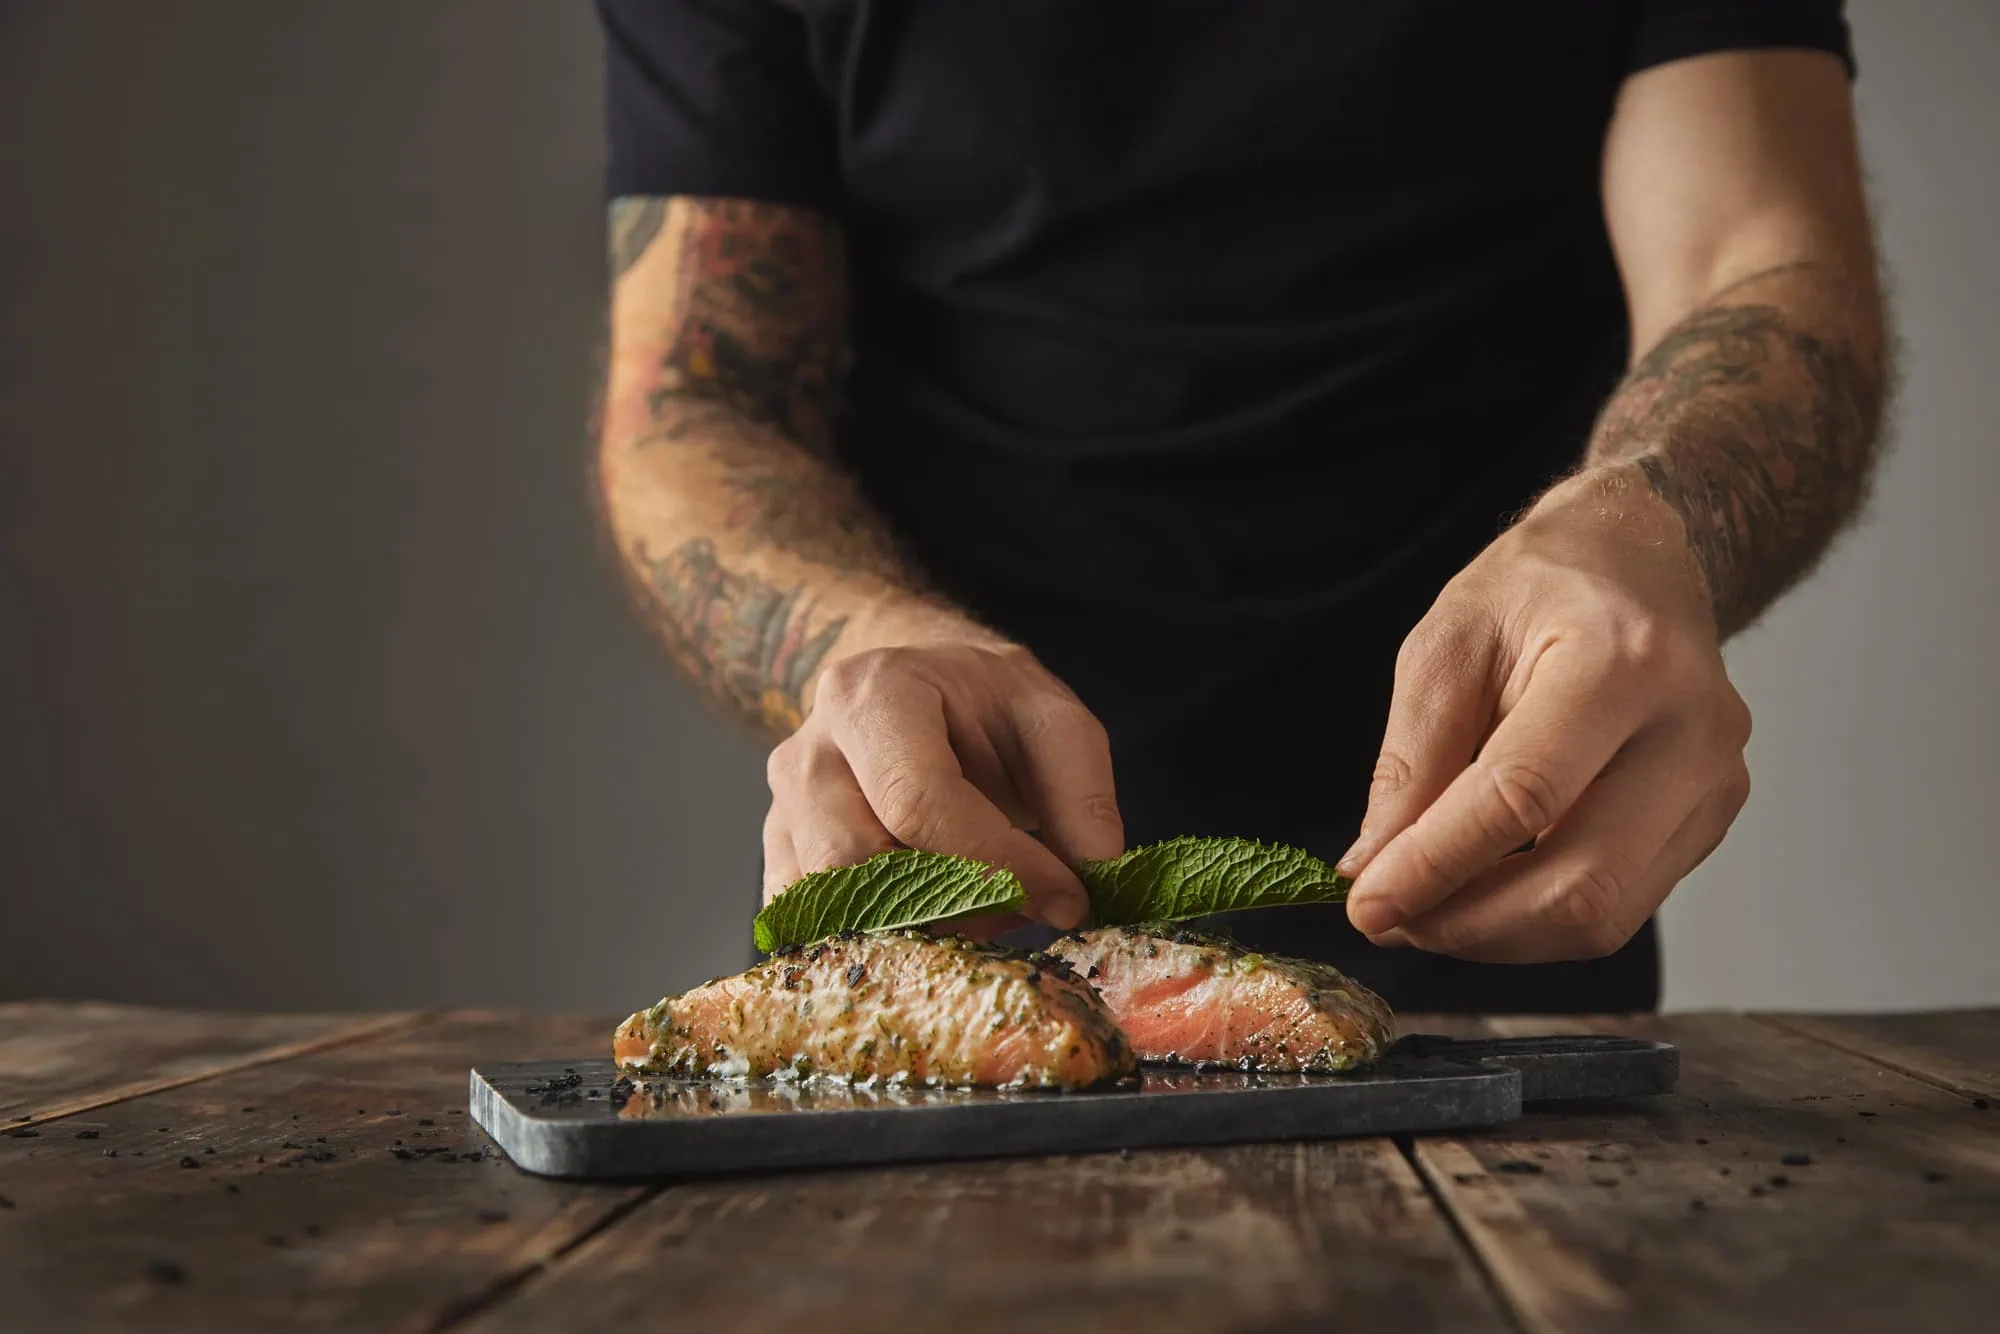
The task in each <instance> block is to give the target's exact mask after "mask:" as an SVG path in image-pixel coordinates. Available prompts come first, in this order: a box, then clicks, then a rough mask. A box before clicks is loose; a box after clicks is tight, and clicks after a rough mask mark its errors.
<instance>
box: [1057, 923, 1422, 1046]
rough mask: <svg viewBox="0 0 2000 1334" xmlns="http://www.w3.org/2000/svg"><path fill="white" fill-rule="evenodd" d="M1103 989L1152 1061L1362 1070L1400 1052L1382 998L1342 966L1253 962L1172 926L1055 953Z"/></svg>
mask: <svg viewBox="0 0 2000 1334" xmlns="http://www.w3.org/2000/svg"><path fill="white" fill-rule="evenodd" d="M1048 953H1050V954H1051V955H1054V956H1055V957H1057V958H1060V959H1065V960H1067V961H1068V962H1069V965H1070V967H1071V968H1072V969H1074V970H1075V971H1076V972H1078V973H1080V974H1082V975H1083V977H1084V978H1085V979H1086V980H1087V981H1088V982H1089V983H1090V985H1092V986H1094V987H1096V988H1097V992H1098V994H1099V995H1100V996H1102V997H1104V1000H1105V1002H1106V1004H1108V1005H1109V1006H1110V1007H1111V1013H1112V1014H1113V1015H1114V1016H1116V1018H1117V1020H1118V1024H1119V1027H1121V1028H1123V1029H1124V1030H1125V1035H1126V1037H1128V1038H1129V1039H1131V1042H1132V1047H1133V1050H1134V1051H1136V1052H1137V1053H1138V1055H1139V1058H1140V1059H1141V1060H1147V1061H1187V1062H1195V1063H1202V1064H1206V1063H1210V1062H1213V1063H1218V1064H1224V1065H1230V1066H1234V1067H1236V1068H1238V1069H1242V1070H1351V1069H1353V1068H1355V1067H1356V1066H1360V1065H1366V1064H1367V1063H1368V1062H1370V1061H1372V1060H1374V1059H1375V1058H1376V1057H1378V1056H1380V1055H1381V1054H1382V1053H1383V1052H1385V1051H1387V1050H1388V1049H1389V1045H1390V1043H1391V1042H1393V1041H1394V1039H1395V1021H1394V1019H1393V1017H1392V1016H1391V1015H1390V1013H1389V1007H1388V1005H1387V1004H1386V1003H1384V1001H1383V1000H1382V998H1381V997H1380V996H1377V995H1376V994H1375V993H1374V992H1372V991H1370V990H1368V989H1367V988H1366V987H1364V986H1362V985H1361V984H1360V983H1358V982H1356V981H1354V980H1352V979H1351V978H1349V977H1347V976H1346V975H1345V974H1344V973H1342V972H1341V971H1340V970H1339V969H1337V968H1334V967H1333V966H1332V965H1330V964H1324V963H1315V962H1312V961H1311V960H1308V959H1286V958H1280V957H1278V956H1275V955H1269V954H1253V953H1251V952H1249V951H1247V950H1245V949H1243V948H1242V947H1241V946H1239V945H1236V944H1234V943H1233V942H1231V941H1227V940H1223V939H1221V938H1219V937H1216V936H1210V935H1204V934H1202V933H1201V932H1198V931H1189V930H1184V929H1178V928H1175V927H1173V926H1171V925H1159V924H1156V925H1152V926H1114V927H1101V928H1099V929H1097V930H1095V931H1082V932H1072V933H1071V934H1069V935H1066V936H1064V937H1062V938H1061V939H1059V940H1057V941H1056V942H1055V943H1054V944H1053V945H1051V946H1049V949H1048Z"/></svg>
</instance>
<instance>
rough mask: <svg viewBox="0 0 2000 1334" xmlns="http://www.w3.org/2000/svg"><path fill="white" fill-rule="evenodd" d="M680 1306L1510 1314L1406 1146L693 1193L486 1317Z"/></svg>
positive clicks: (1426, 1320)
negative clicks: (1440, 1210) (1493, 1295)
mask: <svg viewBox="0 0 2000 1334" xmlns="http://www.w3.org/2000/svg"><path fill="white" fill-rule="evenodd" d="M664 1312H671V1313H672V1314H673V1317H674V1320H675V1323H676V1324H677V1325H678V1326H680V1327H683V1328H690V1329H703V1328H715V1329H722V1328H726V1329H730V1330H739V1331H746V1332H748V1331H762V1330H786V1331H794V1330H798V1329H802V1328H809V1329H812V1330H815V1331H820V1332H823V1334H828V1332H832V1331H847V1330H854V1331H879V1330H884V1329H912V1330H915V1329H949V1330H951V1331H953V1334H980V1332H982V1331H997V1330H1016V1329H1024V1328H1032V1329H1035V1330H1038V1331H1060V1330H1101V1329H1113V1328H1115V1329H1134V1330H1145V1331H1148V1332H1149V1334H1173V1332H1174V1331H1184V1330H1186V1331H1193V1330H1202V1331H1209V1330H1276V1329H1301V1330H1303V1329H1310V1328H1336V1327H1337V1328H1343V1329H1357V1330H1371V1331H1383V1332H1384V1334H1387V1332H1390V1331H1420V1330H1470V1331H1478V1330H1504V1329H1507V1328H1509V1326H1508V1325H1507V1324H1506V1322H1505V1320H1504V1318H1503V1317H1502V1315H1501V1314H1500V1312H1499V1311H1498V1309H1497V1307H1496V1305H1495V1304H1494V1302H1493V1300H1492V1298H1491V1297H1490V1296H1489V1294H1488V1293H1487V1292H1486V1290H1485V1289H1484V1288H1483V1287H1482V1285H1481V1282H1480V1279H1479V1276H1478V1274H1477V1271H1476V1270H1475V1269H1474V1268H1473V1266H1472V1265H1471V1264H1470V1263H1469V1262H1468V1260H1467V1258H1466V1256H1465V1254H1464V1252H1463V1250H1462V1248H1461V1247H1460V1246H1459V1244H1458V1243H1457V1241H1456V1240H1455V1238H1454V1237H1453V1236H1452V1233H1451V1230H1450V1228H1449V1227H1448V1226H1447V1225H1446V1223H1445V1221H1444V1219H1443V1218H1442V1217H1441V1215H1440V1214H1439V1213H1438V1211H1437V1209H1436V1207H1435V1205H1434V1204H1433V1203H1432V1201H1431V1200H1430V1199H1429V1198H1428V1197H1427V1196H1426V1194H1425V1191H1424V1189H1423V1186H1422V1184H1421V1183H1420V1182H1419V1181H1418V1180H1417V1178H1416V1176H1415V1174H1414V1173H1413V1172H1412V1171H1411V1169H1410V1166H1409V1164H1408V1163H1407V1162H1406V1161H1405V1160H1404V1159H1403V1157H1402V1156H1401V1154H1400V1153H1398V1152H1397V1150H1396V1149H1395V1147H1394V1146H1393V1145H1391V1144H1390V1143H1389V1142H1388V1141H1386V1140H1354V1141H1346V1142H1339V1143H1312V1144H1272V1145H1254V1146H1232V1147H1229V1148H1220V1149H1207V1150H1195V1151H1184V1150H1160V1151H1149V1152H1134V1153H1131V1154H1127V1155H1119V1154H1095V1155H1088V1156H1075V1157H1060V1158H1038V1159H1018V1160H1011V1161H994V1162H984V1163H959V1164H943V1165H932V1166H910V1167H901V1168H895V1169H891V1170H871V1171H843V1172H821V1173H811V1174H798V1175H791V1176H770V1177H765V1178H761V1179H753V1180H741V1181H733V1182H714V1183H706V1184H695V1185H686V1186H677V1187H673V1188H670V1189H668V1190H667V1191H665V1192H664V1193H662V1194H660V1195H659V1196H657V1197H656V1198H654V1199H652V1200H650V1201H648V1202H647V1203H646V1204H645V1205H644V1206H643V1207H641V1208H640V1209H638V1210H637V1211H635V1212H634V1213H633V1214H632V1215H631V1216H630V1217H629V1218H627V1219H625V1220H624V1221H623V1222H621V1223H620V1224H619V1226H618V1227H616V1228H615V1229H612V1230H609V1231H606V1232H604V1233H601V1234H600V1235H599V1236H597V1237H596V1238H594V1239H593V1240H592V1241H590V1242H589V1243H587V1244H585V1245H584V1246H582V1247H579V1248H578V1249H577V1250H576V1251H575V1252H574V1253H573V1254H572V1255H571V1256H569V1257H568V1258H567V1259H566V1260H564V1261H563V1262H562V1263H561V1264H559V1265H558V1266H556V1267H555V1268H553V1269H552V1270H551V1271H549V1272H548V1273H547V1274H546V1275H544V1276H543V1277H541V1278H539V1279H538V1280H537V1281H536V1282H534V1283H533V1284H531V1285H530V1286H529V1287H528V1288H527V1289H526V1290H525V1291H524V1292H523V1293H522V1294H521V1295H520V1296H519V1297H518V1298H517V1299H516V1300H514V1301H511V1302H509V1303H507V1304H505V1305H503V1306H500V1307H498V1308H496V1309H495V1310H493V1311H491V1312H489V1313H488V1314H487V1315H486V1316H485V1317H484V1318H483V1319H481V1320H480V1321H478V1322H475V1323H474V1324H473V1326H472V1328H473V1329H476V1330H479V1331H505V1330H545V1329H554V1328H562V1329H567V1330H576V1331H592V1330H621V1331H622V1330H625V1329H630V1328H638V1327H645V1326H647V1325H649V1324H650V1323H652V1322H653V1321H654V1320H655V1319H656V1318H657V1317H659V1316H660V1315H661V1314H662V1313H664ZM1328 1322H1336V1323H1328Z"/></svg>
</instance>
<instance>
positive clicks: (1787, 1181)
mask: <svg viewBox="0 0 2000 1334" xmlns="http://www.w3.org/2000/svg"><path fill="white" fill-rule="evenodd" d="M1771 1184H1772V1185H1774V1186H1780V1187H1783V1186H1789V1185H1791V1184H1792V1179H1791V1178H1790V1177H1788V1176H1786V1175H1785V1174H1784V1173H1783V1172H1780V1173H1778V1174H1777V1175H1776V1176H1774V1177H1772V1178H1771Z"/></svg>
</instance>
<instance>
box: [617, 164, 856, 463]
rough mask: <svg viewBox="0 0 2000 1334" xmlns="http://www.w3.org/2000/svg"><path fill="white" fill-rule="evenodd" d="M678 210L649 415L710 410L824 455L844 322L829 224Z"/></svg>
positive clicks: (766, 207) (719, 202)
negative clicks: (671, 297)
mask: <svg viewBox="0 0 2000 1334" xmlns="http://www.w3.org/2000/svg"><path fill="white" fill-rule="evenodd" d="M687 210H688V211H687V218H686V221H685V224H684V226H683V227H682V228H681V231H680V238H679V240H680V255H679V268H678V273H679V279H680V284H679V290H678V292H677V293H676V298H675V302H674V315H673V329H674V338H673V343H672V345H671V346H670V347H669V348H668V350H667V354H666V356H665V358H664V359H663V361H662V363H661V367H660V370H661V377H660V384H659V387H658V388H656V389H655V390H654V391H653V395H652V404H653V410H654V413H655V414H656V416H660V417H668V416H672V415H674V414H675V413H676V412H678V411H680V410H682V409H684V408H685V406H686V405H687V404H688V403H690V402H694V403H714V404H720V405H722V406H724V407H727V408H730V409H732V410H734V411H735V412H738V413H740V414H742V415H743V416H744V417H746V418H748V419H749V420H751V421H755V422H761V423H763V424H765V425H768V426H771V427H774V428H776V429H777V430H779V431H782V432H783V433H784V434H785V435H786V436H788V437H789V438H790V439H792V440H793V441H795V442H796V443H798V444H800V445H803V446H805V447H806V448H807V449H809V450H811V451H812V452H814V453H816V454H820V455H822V456H825V455H830V454H831V453H832V447H833V429H834V421H833V416H834V404H835V403H836V401H837V399H838V391H839V372H840V356H841V349H842V339H843V336H844V324H845V319H846V312H845V310H844V293H845V291H846V274H845V265H846V259H845V251H844V248H843V245H842V242H841V233H840V228H839V226H838V225H837V224H835V223H834V222H833V221H832V220H831V219H829V218H826V217H825V216H823V215H821V214H819V213H815V212H813V211H811V210H809V209H799V208H788V207H784V206H781V205H777V204H762V203H754V202H751V201H748V200H735V199H701V200H691V201H688V202H687Z"/></svg>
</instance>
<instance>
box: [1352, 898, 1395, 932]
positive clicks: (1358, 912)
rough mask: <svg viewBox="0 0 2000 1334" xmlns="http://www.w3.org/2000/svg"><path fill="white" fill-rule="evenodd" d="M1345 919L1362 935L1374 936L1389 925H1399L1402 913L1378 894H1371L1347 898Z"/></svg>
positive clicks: (1385, 929)
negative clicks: (1363, 896) (1363, 897)
mask: <svg viewBox="0 0 2000 1334" xmlns="http://www.w3.org/2000/svg"><path fill="white" fill-rule="evenodd" d="M1347 920H1348V921H1350V922H1352V923H1353V924H1354V929H1355V930H1356V931H1359V932H1360V933H1361V934H1362V935H1364V936H1376V935H1380V934H1381V933H1382V932H1384V931H1387V930H1388V929H1389V928H1390V927H1393V926H1401V925H1402V924H1403V915H1402V914H1401V913H1399V912H1397V911H1396V905H1395V904H1393V903H1391V902H1389V901H1388V900H1387V899H1385V898H1383V897H1382V896H1381V895H1379V894H1371V895H1369V896H1368V897H1367V898H1365V899H1355V898H1350V899H1348V901H1347Z"/></svg>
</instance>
